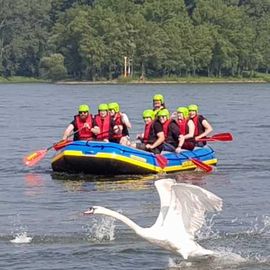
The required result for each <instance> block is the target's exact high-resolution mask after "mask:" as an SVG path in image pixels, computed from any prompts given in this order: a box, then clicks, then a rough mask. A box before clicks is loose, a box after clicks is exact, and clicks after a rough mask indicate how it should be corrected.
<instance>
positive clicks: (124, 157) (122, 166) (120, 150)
mask: <svg viewBox="0 0 270 270" xmlns="http://www.w3.org/2000/svg"><path fill="white" fill-rule="evenodd" d="M163 157H164V158H165V160H167V165H166V167H165V168H161V166H160V164H159V162H160V161H159V159H158V158H157V156H156V155H154V154H153V153H149V152H146V151H142V150H138V149H134V148H131V147H127V146H123V145H120V144H116V143H106V142H92V141H74V142H72V143H71V144H69V145H67V146H66V147H64V148H63V149H61V150H60V151H58V152H57V154H56V155H55V156H54V157H53V159H52V162H51V165H52V169H53V171H55V172H67V173H85V174H95V175H125V174H126V175H131V174H137V175H138V174H157V173H174V172H179V171H185V170H194V169H196V165H194V164H193V162H192V161H190V160H189V159H188V157H190V158H196V159H198V160H200V161H202V162H204V163H206V164H208V165H216V163H217V159H216V157H215V152H214V150H213V149H211V148H210V147H203V148H201V147H198V148H195V149H194V150H193V151H183V152H182V153H180V154H176V153H170V152H166V153H162V158H163ZM162 167H163V166H162Z"/></svg>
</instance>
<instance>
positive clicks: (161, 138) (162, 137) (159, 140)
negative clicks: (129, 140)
mask: <svg viewBox="0 0 270 270" xmlns="http://www.w3.org/2000/svg"><path fill="white" fill-rule="evenodd" d="M157 137H158V138H157V140H156V141H155V142H154V143H153V144H147V145H146V146H145V147H146V148H147V149H154V148H156V147H158V146H159V145H161V144H162V143H163V142H164V141H165V135H164V132H163V131H161V132H159V133H157Z"/></svg>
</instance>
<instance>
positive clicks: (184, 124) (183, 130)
mask: <svg viewBox="0 0 270 270" xmlns="http://www.w3.org/2000/svg"><path fill="white" fill-rule="evenodd" d="M188 121H189V119H181V120H177V125H178V127H179V131H180V134H182V135H186V134H187V133H188Z"/></svg>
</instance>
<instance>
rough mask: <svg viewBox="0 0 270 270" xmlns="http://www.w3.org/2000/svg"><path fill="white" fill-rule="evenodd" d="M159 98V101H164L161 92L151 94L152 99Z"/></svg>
mask: <svg viewBox="0 0 270 270" xmlns="http://www.w3.org/2000/svg"><path fill="white" fill-rule="evenodd" d="M155 100H159V101H161V103H164V97H163V96H162V95H161V94H156V95H154V96H153V101H155Z"/></svg>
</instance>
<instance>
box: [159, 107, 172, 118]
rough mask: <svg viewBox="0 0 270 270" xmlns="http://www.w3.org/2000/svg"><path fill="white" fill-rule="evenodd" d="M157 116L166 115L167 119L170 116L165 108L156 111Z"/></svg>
mask: <svg viewBox="0 0 270 270" xmlns="http://www.w3.org/2000/svg"><path fill="white" fill-rule="evenodd" d="M157 116H158V117H160V116H166V117H167V118H168V119H169V118H170V112H169V111H168V110H167V109H162V110H160V111H158V114H157Z"/></svg>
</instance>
